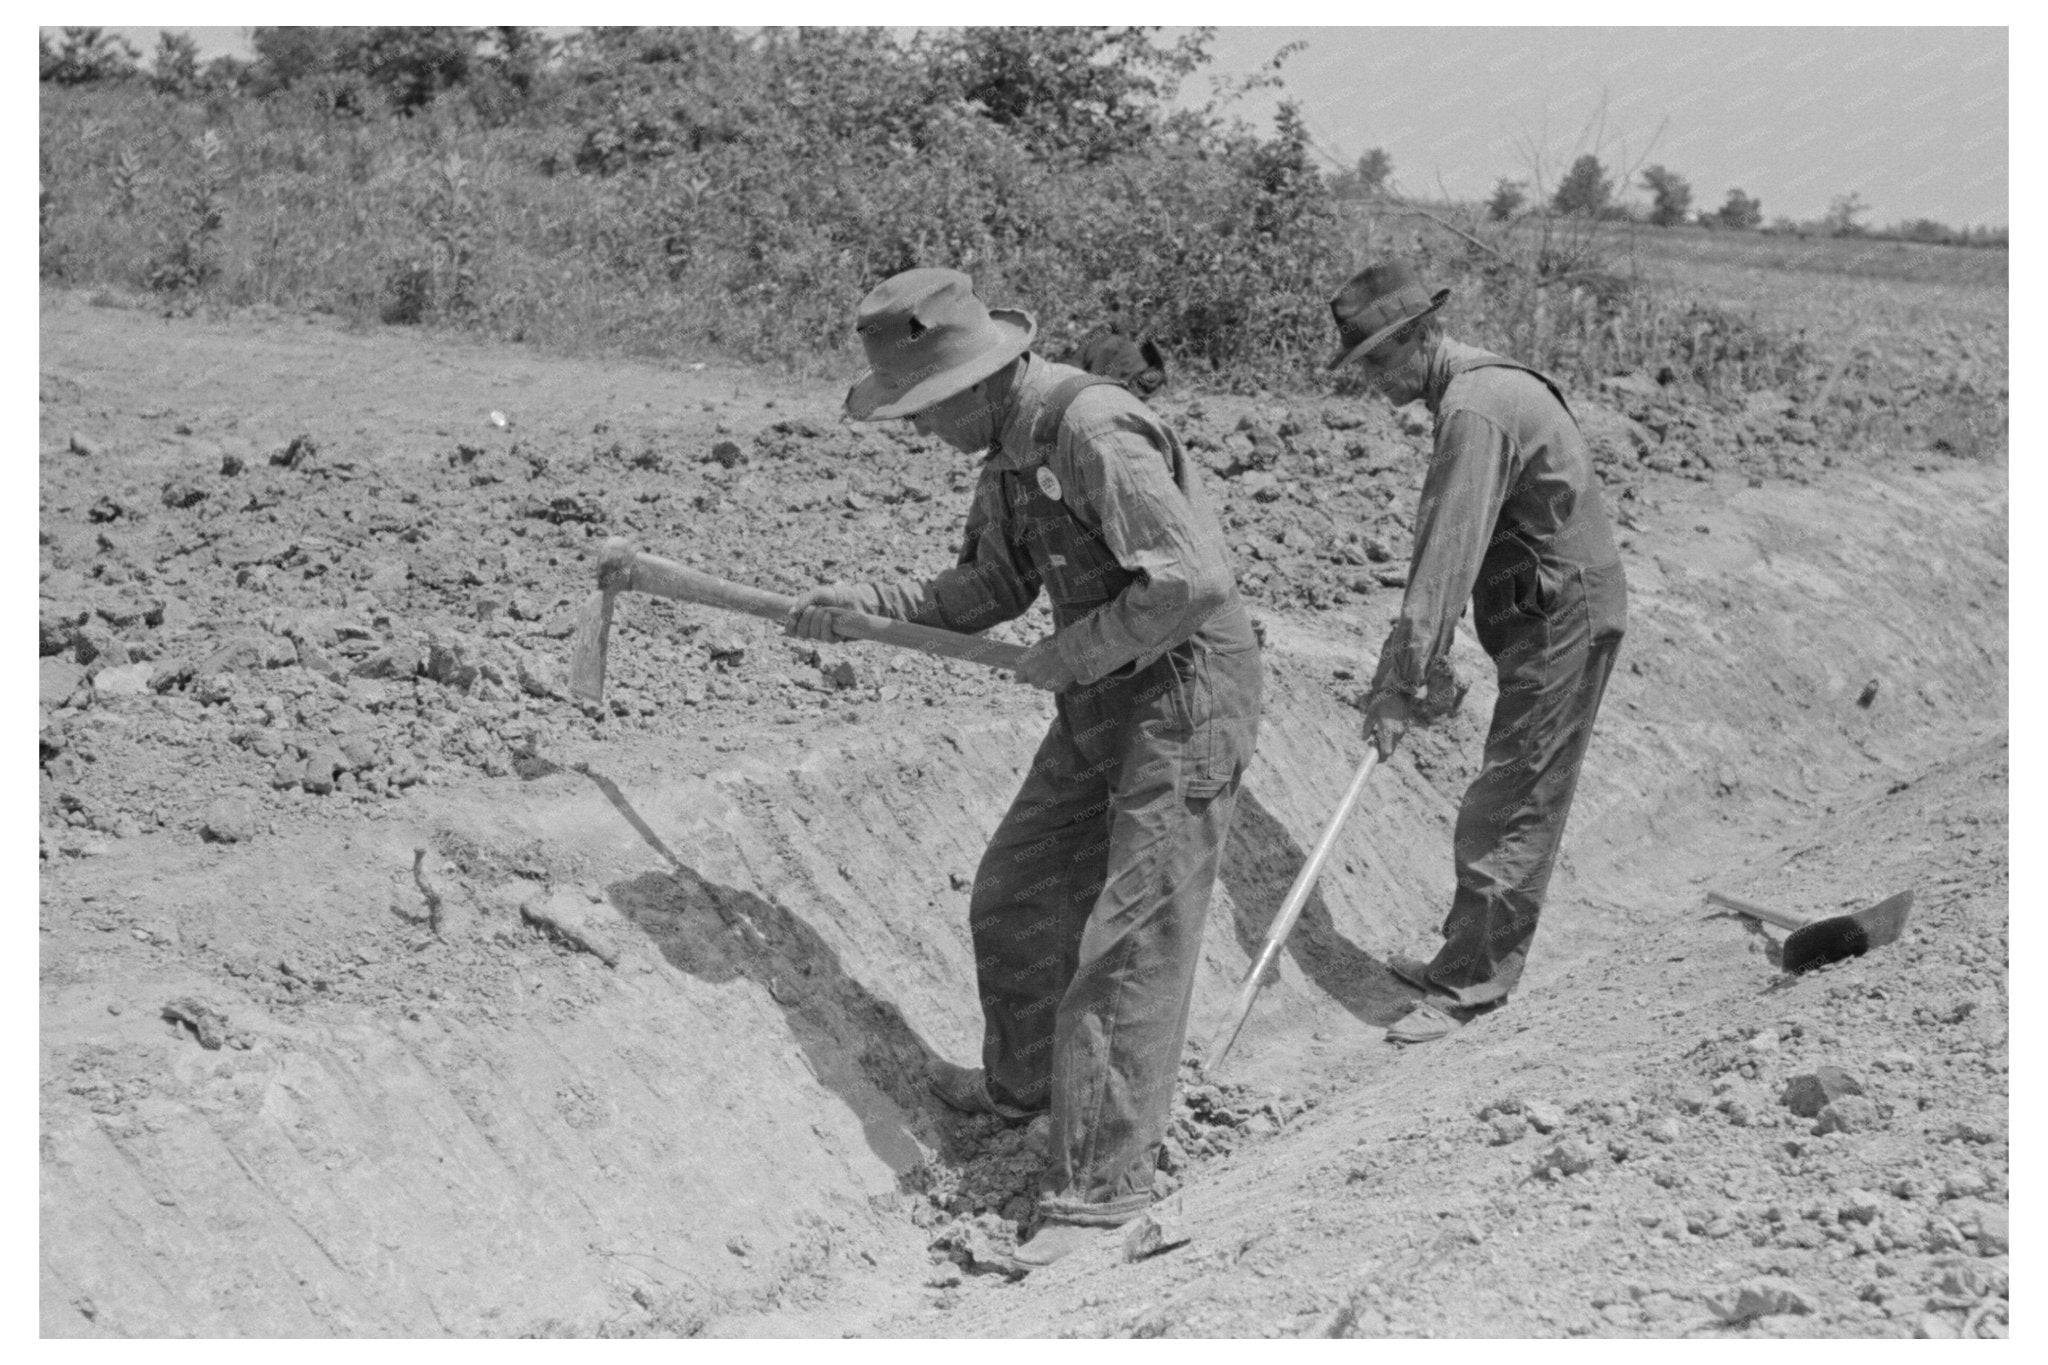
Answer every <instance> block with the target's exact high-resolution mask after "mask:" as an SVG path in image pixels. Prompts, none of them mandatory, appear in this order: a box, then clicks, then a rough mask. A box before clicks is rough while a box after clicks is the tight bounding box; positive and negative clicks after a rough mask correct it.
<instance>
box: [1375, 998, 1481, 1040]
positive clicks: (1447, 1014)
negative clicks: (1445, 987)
mask: <svg viewBox="0 0 2048 1365" xmlns="http://www.w3.org/2000/svg"><path fill="white" fill-rule="evenodd" d="M1503 1003H1505V1002H1504V1001H1500V1000H1495V1001H1492V1002H1490V1003H1488V1004H1484V1005H1475V1006H1472V1007H1470V1008H1467V1007H1465V1006H1462V1005H1457V1004H1454V1003H1452V1002H1451V1001H1449V1000H1447V999H1445V998H1444V997H1443V996H1440V995H1436V994H1434V993H1432V994H1431V995H1430V996H1428V997H1427V998H1425V999H1422V1000H1418V1001H1416V1002H1415V1005H1414V1007H1413V1008H1412V1009H1410V1010H1409V1011H1408V1012H1407V1013H1406V1014H1404V1015H1402V1016H1401V1017H1400V1018H1399V1019H1396V1020H1395V1021H1394V1022H1393V1025H1392V1026H1391V1027H1389V1028H1388V1029H1387V1041H1388V1042H1390V1043H1433V1042H1435V1041H1436V1040H1437V1039H1439V1038H1442V1037H1445V1036H1447V1035H1449V1034H1452V1033H1456V1032H1457V1031H1458V1030H1459V1029H1461V1028H1463V1027H1464V1026H1465V1024H1466V1022H1467V1021H1469V1020H1471V1019H1473V1018H1475V1017H1477V1016H1478V1015H1482V1014H1486V1013H1488V1012H1490V1011H1492V1010H1495V1009H1498V1008H1499V1007H1500V1006H1501V1005H1502V1004H1503Z"/></svg>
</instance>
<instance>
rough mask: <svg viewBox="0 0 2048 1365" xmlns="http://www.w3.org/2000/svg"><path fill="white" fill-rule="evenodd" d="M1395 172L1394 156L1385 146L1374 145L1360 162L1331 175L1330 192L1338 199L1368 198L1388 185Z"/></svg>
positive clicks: (1359, 159)
mask: <svg viewBox="0 0 2048 1365" xmlns="http://www.w3.org/2000/svg"><path fill="white" fill-rule="evenodd" d="M1393 173H1394V158H1393V157H1391V156H1388V155H1387V151H1386V149H1385V148H1384V147H1374V148H1373V149H1372V150H1371V151H1368V152H1367V153H1366V154H1365V155H1363V156H1361V157H1359V158H1358V164H1357V165H1355V166H1353V167H1352V168H1351V169H1349V170H1343V171H1339V172H1337V173H1336V174H1335V175H1333V176H1331V177H1330V193H1331V194H1332V195H1334V196H1335V197H1336V198H1338V199H1368V198H1371V197H1372V196H1373V195H1376V194H1380V193H1382V192H1384V191H1385V189H1386V187H1387V177H1388V176H1390V175H1392V174H1393Z"/></svg>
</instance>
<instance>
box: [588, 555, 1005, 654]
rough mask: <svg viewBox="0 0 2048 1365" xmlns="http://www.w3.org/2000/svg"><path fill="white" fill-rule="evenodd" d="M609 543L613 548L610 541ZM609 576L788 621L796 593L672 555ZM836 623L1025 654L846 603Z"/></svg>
mask: <svg viewBox="0 0 2048 1365" xmlns="http://www.w3.org/2000/svg"><path fill="white" fill-rule="evenodd" d="M606 549H607V552H608V553H609V552H610V547H609V546H607V547H606ZM606 581H607V582H608V583H611V584H615V585H616V587H617V589H619V590H623V591H627V592H645V593H652V594H654V595H655V596H656V597H669V598H674V599H676V600H678V601H682V602H696V603H700V604H702V605H704V606H707V607H722V608H724V609H725V610H727V611H740V612H745V613H746V614H747V615H749V616H759V617H763V618H765V619H767V620H770V621H786V620H787V619H788V618H789V612H790V608H791V607H793V606H794V605H795V604H796V599H795V598H793V597H787V596H785V595H783V594H782V593H779V592H769V591H768V590H767V589H765V588H755V587H749V586H747V585H746V584H744V583H729V582H727V581H726V580H725V579H723V578H716V577H713V576H712V575H711V574H708V573H702V572H700V571H698V570H696V569H692V568H689V567H687V566H685V565H682V564H678V563H676V562H675V561H674V560H670V559H663V558H662V557H661V556H660V555H651V554H646V553H638V554H634V555H633V556H632V558H631V559H630V561H628V562H627V564H626V565H625V568H624V572H623V573H618V574H617V575H616V577H610V576H608V577H607V579H606ZM832 629H833V631H834V633H835V634H838V635H841V636H844V637H846V638H849V639H855V640H873V641H875V642H876V643H877V644H884V645H896V646H898V647H900V648H903V649H914V650H917V651H918V652H919V653H921V654H935V655H938V656H940V657H942V658H947V659H959V660H961V661H962V662H964V663H970V664H981V665H983V666H985V667H988V668H1015V667H1016V666H1017V661H1018V660H1019V659H1020V658H1022V657H1023V656H1024V647H1023V646H1022V645H1012V644H1004V643H1003V642H1001V641H999V640H984V639H982V638H981V637H980V636H978V635H962V634H960V633H959V632H957V631H951V630H939V629H937V628H936V627H933V626H920V625H917V624H915V623H913V622H910V621H897V620H892V619H890V618H889V617H886V616H869V615H867V614H866V613H864V612H858V611H847V610H845V609H843V608H838V609H834V610H833V612H832Z"/></svg>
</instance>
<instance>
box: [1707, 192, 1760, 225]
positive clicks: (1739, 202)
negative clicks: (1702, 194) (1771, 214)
mask: <svg viewBox="0 0 2048 1365" xmlns="http://www.w3.org/2000/svg"><path fill="white" fill-rule="evenodd" d="M1704 217H1705V215H1702V218H1704ZM1763 221H1764V204H1763V200H1761V199H1756V198H1752V197H1751V196H1749V195H1747V194H1744V193H1743V192H1742V191H1741V190H1740V189H1731V190H1729V191H1728V197H1727V198H1726V199H1725V200H1723V201H1722V203H1721V207H1720V208H1718V209H1715V210H1714V213H1713V217H1712V220H1711V222H1712V225H1713V226H1715V227H1724V228H1737V229H1741V230H1743V231H1749V230H1753V229H1755V228H1758V227H1761V226H1763Z"/></svg>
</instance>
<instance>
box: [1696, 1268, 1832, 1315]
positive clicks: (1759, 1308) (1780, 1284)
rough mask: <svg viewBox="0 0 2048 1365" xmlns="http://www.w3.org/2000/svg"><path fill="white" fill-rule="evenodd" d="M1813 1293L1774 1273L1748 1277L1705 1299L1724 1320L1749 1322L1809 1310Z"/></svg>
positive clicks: (1812, 1300) (1809, 1311)
mask: <svg viewBox="0 0 2048 1365" xmlns="http://www.w3.org/2000/svg"><path fill="white" fill-rule="evenodd" d="M1815 1306H1816V1305H1815V1303H1814V1299H1813V1296H1812V1295H1811V1294H1809V1293H1808V1292H1807V1291H1806V1290H1804V1289H1802V1288H1801V1287H1800V1286H1798V1285H1796V1284H1794V1283H1793V1282H1792V1281H1790V1280H1787V1279H1783V1278H1781V1277H1777V1276H1763V1277H1761V1278H1758V1279H1754V1280H1748V1281H1745V1282H1744V1283H1742V1284H1740V1285H1737V1286H1736V1287H1735V1288H1733V1289H1730V1290H1727V1291H1725V1292H1723V1293H1720V1294H1716V1295H1714V1296H1712V1297H1711V1298H1709V1299H1708V1300H1707V1307H1708V1308H1709V1309H1711V1310H1712V1311H1713V1314H1714V1316H1716V1317H1718V1318H1720V1319H1721V1320H1722V1321H1723V1322H1748V1321H1750V1320H1752V1319H1755V1318H1765V1317H1772V1316H1775V1315H1777V1314H1780V1313H1811V1312H1813V1311H1814V1309H1815Z"/></svg>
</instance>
